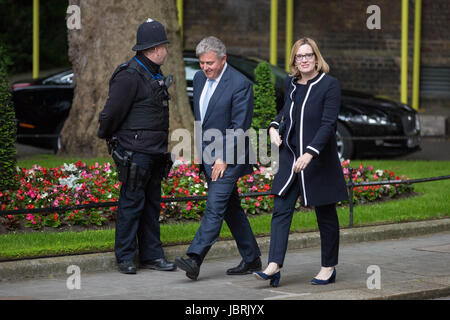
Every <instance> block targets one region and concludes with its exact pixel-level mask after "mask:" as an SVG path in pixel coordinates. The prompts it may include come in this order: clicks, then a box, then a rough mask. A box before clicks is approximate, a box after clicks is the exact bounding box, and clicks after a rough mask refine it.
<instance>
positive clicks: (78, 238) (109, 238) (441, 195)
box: [0, 157, 450, 260]
mask: <svg viewBox="0 0 450 320" xmlns="http://www.w3.org/2000/svg"><path fill="white" fill-rule="evenodd" d="M52 158H53V157H52ZM78 160H80V159H77V160H74V161H75V162H76V161H78ZM81 160H82V161H85V162H86V163H89V164H91V163H95V161H97V162H99V163H100V162H108V161H109V159H94V160H89V162H88V160H85V159H81ZM27 161H29V162H27V163H28V164H27V163H25V164H22V162H19V166H22V167H23V166H25V165H29V167H31V166H32V165H33V164H34V163H37V164H39V165H41V166H47V167H50V166H52V165H50V164H51V163H55V164H56V165H54V166H58V165H59V164H62V163H64V162H67V163H68V160H67V159H65V160H61V159H59V162H58V160H56V159H50V157H49V158H48V159H43V160H42V161H41V162H37V161H34V163H32V162H33V160H27ZM90 161H92V162H90ZM69 162H70V161H69ZM72 162H73V161H72ZM359 163H360V161H356V160H354V161H352V165H353V166H354V167H356V166H358V165H359ZM363 164H364V165H369V164H371V165H373V167H374V168H375V169H382V170H384V169H390V170H393V171H394V172H395V174H396V175H399V176H400V175H402V174H404V175H406V176H407V177H409V178H411V179H416V178H425V177H432V176H443V175H449V174H450V161H391V160H390V161H385V160H364V161H363ZM414 190H415V192H416V193H417V194H419V195H418V196H415V197H410V198H402V199H398V200H392V201H387V202H380V203H375V204H367V205H358V206H355V208H354V226H355V227H356V226H366V225H374V224H382V223H397V222H406V221H417V220H426V219H439V218H445V217H450V180H443V181H435V182H426V183H418V184H415V185H414ZM338 215H339V221H340V225H341V227H347V226H348V225H349V209H348V206H346V207H340V208H338ZM270 221H271V215H262V216H254V217H250V224H251V226H252V229H253V231H254V233H255V235H257V236H262V235H268V234H270ZM198 226H199V222H192V223H183V224H181V223H176V224H162V225H161V241H162V242H163V244H164V245H166V246H167V245H173V244H180V243H190V241H192V239H193V237H194V235H195V233H196V231H197V228H198ZM314 230H317V222H316V218H315V214H314V211H309V212H297V213H295V214H294V217H293V220H292V226H291V231H293V232H305V231H314ZM221 238H222V239H231V233H230V231H229V229H228V227H227V226H226V224H224V226H223V228H222V232H221ZM113 247H114V230H96V231H82V232H52V233H48V232H47V233H44V232H39V231H36V232H33V233H13V234H7V235H1V236H0V260H8V259H21V258H26V257H37V256H49V255H62V254H76V253H86V252H98V251H110V250H113Z"/></svg>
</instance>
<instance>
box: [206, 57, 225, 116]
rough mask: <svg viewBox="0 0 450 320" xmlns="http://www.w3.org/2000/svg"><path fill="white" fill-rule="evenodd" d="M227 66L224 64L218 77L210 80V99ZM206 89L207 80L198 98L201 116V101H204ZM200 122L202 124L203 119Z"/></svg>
mask: <svg viewBox="0 0 450 320" xmlns="http://www.w3.org/2000/svg"><path fill="white" fill-rule="evenodd" d="M227 66H228V64H227V63H226V62H225V65H224V66H223V70H222V72H221V73H220V75H219V76H218V77H217V78H216V79H214V80H213V79H211V81H213V84H212V87H211V95H210V97H211V98H212V96H213V94H214V91H215V90H216V88H217V85H218V84H219V82H220V79H221V78H222V75H223V73H224V72H225V69H226V68H227ZM207 89H208V80H206V81H205V85H204V87H203V90H202V94H201V96H200V114H202V108H203V100H204V99H205V94H206V90H207ZM209 101H211V100H209ZM205 114H206V112H205ZM201 121H202V122H203V119H201Z"/></svg>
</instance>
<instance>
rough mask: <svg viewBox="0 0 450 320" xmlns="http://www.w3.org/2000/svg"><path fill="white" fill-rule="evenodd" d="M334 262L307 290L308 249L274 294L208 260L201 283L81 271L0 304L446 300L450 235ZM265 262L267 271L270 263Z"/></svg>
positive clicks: (377, 247) (357, 249) (153, 274)
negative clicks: (332, 271)
mask: <svg viewBox="0 0 450 320" xmlns="http://www.w3.org/2000/svg"><path fill="white" fill-rule="evenodd" d="M339 258H340V261H339V265H338V267H337V280H336V283H334V284H330V285H327V286H313V285H311V284H310V280H311V278H312V277H313V276H315V274H316V273H317V272H318V268H319V266H320V248H306V249H296V250H289V251H288V253H287V256H286V260H285V266H284V268H283V270H282V275H281V282H280V286H279V287H278V288H271V287H270V286H269V285H268V283H267V282H265V281H258V280H256V279H255V277H254V276H253V275H244V276H227V275H226V274H225V270H226V269H227V268H229V267H232V266H234V265H237V264H238V263H239V261H240V258H238V257H236V256H234V257H229V258H226V259H225V258H221V259H207V260H206V261H205V262H204V264H203V265H202V268H201V271H200V276H199V280H198V281H192V280H190V279H188V278H187V277H186V276H185V273H184V272H183V271H182V270H177V271H174V272H161V271H150V270H140V271H139V272H138V274H136V275H124V274H120V273H118V272H116V271H111V272H103V273H84V272H83V270H80V271H81V276H80V278H78V279H79V282H78V284H79V286H78V287H77V280H76V278H74V277H71V276H73V275H75V274H76V273H75V272H74V271H73V270H72V271H71V273H70V276H69V275H67V276H63V277H54V278H53V277H52V278H40V279H39V278H38V279H33V280H25V281H0V299H11V298H14V297H17V298H20V299H51V300H53V299H56V300H58V299H68V300H78V299H88V300H95V299H106V300H116V299H117V300H119V299H120V300H122V299H137V300H144V299H145V300H160V299H163V300H164V299H169V300H242V301H244V300H259V301H264V300H328V299H339V300H341V299H374V298H375V299H377V298H378V299H379V298H402V297H403V298H406V299H423V298H426V299H430V298H436V297H439V296H444V297H447V296H448V295H449V294H450V269H449V267H448V266H449V263H450V231H446V232H441V233H435V234H430V235H423V236H414V237H408V238H404V239H400V240H383V241H371V242H360V243H352V244H342V245H341V248H340V257H339ZM262 259H263V262H264V263H263V264H264V265H266V260H267V255H266V254H263V256H262ZM369 287H371V288H369ZM77 288H79V289H77ZM424 292H427V294H428V296H427V295H425V294H424ZM430 294H431V295H432V296H430ZM433 295H434V296H433Z"/></svg>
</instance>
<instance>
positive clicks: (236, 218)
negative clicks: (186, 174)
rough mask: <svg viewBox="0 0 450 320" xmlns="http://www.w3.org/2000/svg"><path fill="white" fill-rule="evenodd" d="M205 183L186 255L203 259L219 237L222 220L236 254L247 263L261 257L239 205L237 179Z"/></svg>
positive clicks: (208, 179) (209, 180)
mask: <svg viewBox="0 0 450 320" xmlns="http://www.w3.org/2000/svg"><path fill="white" fill-rule="evenodd" d="M207 182H208V200H207V201H206V208H205V213H204V216H203V218H202V221H201V223H200V227H199V229H198V230H197V233H196V235H195V237H194V240H193V241H192V244H191V245H190V247H189V249H188V251H187V255H188V256H192V255H195V256H196V258H199V259H200V262H202V261H203V259H204V258H205V256H206V254H207V253H208V251H209V249H210V248H211V247H212V245H213V244H214V243H215V242H216V241H217V239H218V238H219V234H220V230H221V228H222V223H223V221H224V220H225V222H226V223H227V225H228V227H229V229H230V231H231V234H232V235H233V237H234V239H235V241H236V244H237V247H238V250H239V253H240V254H241V256H242V258H243V260H244V261H245V262H247V263H249V262H252V261H254V260H255V259H256V258H258V257H260V256H261V252H260V250H259V246H258V243H257V242H256V239H255V236H254V235H253V231H252V229H251V227H250V223H249V221H248V219H247V216H246V215H245V212H244V210H243V209H242V207H241V200H240V198H239V194H238V191H237V186H236V182H224V181H221V180H220V178H219V179H218V180H217V181H211V179H210V178H207Z"/></svg>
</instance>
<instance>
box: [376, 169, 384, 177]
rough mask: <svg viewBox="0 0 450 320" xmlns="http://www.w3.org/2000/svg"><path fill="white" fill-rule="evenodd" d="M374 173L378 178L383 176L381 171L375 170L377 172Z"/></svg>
mask: <svg viewBox="0 0 450 320" xmlns="http://www.w3.org/2000/svg"><path fill="white" fill-rule="evenodd" d="M375 173H376V174H377V175H378V176H379V177H381V176H382V175H383V171H382V170H377V171H375Z"/></svg>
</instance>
